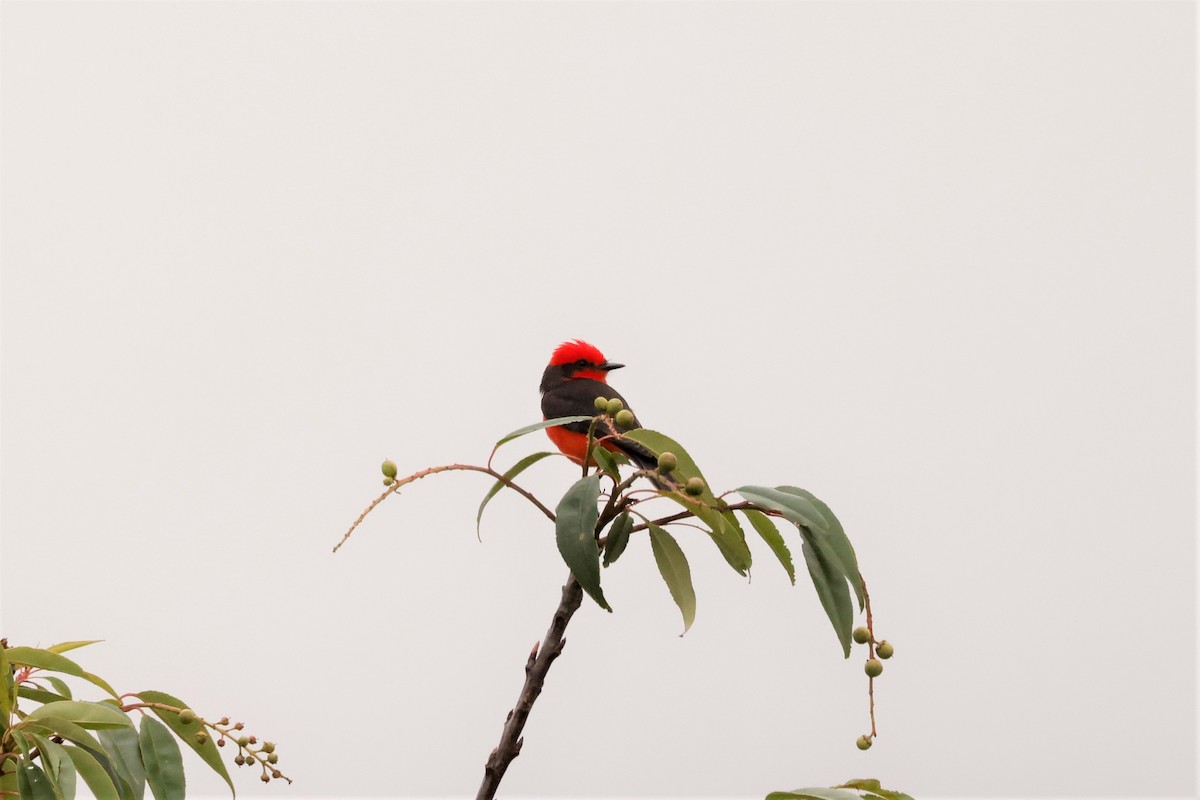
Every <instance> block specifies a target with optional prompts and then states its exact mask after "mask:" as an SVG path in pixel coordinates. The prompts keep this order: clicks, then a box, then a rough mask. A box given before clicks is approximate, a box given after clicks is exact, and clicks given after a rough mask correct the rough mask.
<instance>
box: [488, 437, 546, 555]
mask: <svg viewBox="0 0 1200 800" xmlns="http://www.w3.org/2000/svg"><path fill="white" fill-rule="evenodd" d="M552 455H554V453H550V452H546V451H542V452H540V453H533V454H532V455H528V456H525V457H524V458H522V459H521V460H520V461H518V462H517V463H516V464H513V465H512V466H511V467H509V469H508V471H507V472H505V473H504V477H505V478H507V479H508V480H510V481H511V480H512V479H513V478H515V477H517V476H518V475H520V474H521V473H522V472H524V471H525V470H526V469H528V468H529V467H532V466H533V465H534V464H536V463H537V462H539V461H541V460H542V459H543V458H546V457H547V456H552ZM506 485H507V484H506V483H505V482H504V481H496V482H495V483H494V484H492V488H491V489H488V493H487V494H485V495H484V496H483V502H482V503H480V504H479V512H478V513H477V514H476V515H475V536H476V537H477V538H478V537H479V524H480V522H481V521H482V520H483V510H484V509H485V508H487V504H488V503H490V502H491V501H492V498H493V497H495V496H496V495H497V494H499V493H500V490H501V489H503V488H504V487H505V486H506Z"/></svg>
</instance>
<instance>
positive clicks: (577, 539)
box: [554, 473, 612, 611]
mask: <svg viewBox="0 0 1200 800" xmlns="http://www.w3.org/2000/svg"><path fill="white" fill-rule="evenodd" d="M599 497H600V476H599V475H596V474H595V473H593V474H591V475H588V476H587V477H586V478H580V479H579V480H578V481H576V482H575V484H574V485H573V486H572V487H571V488H570V489H568V490H567V493H566V494H565V495H563V498H562V500H560V501H559V502H558V508H556V509H555V510H554V515H555V522H554V533H555V538H556V539H557V540H558V552H559V553H561V554H562V557H563V561H565V562H567V566H568V567H570V568H571V574H572V575H574V576H575V580H577V581H579V585H580V586H581V587H583V590H584V591H585V592H587V593H588V594H589V595H590V596H591V598H592V599H593V600H595V601H596V602H597V603H599V604H600V607H601V608H605V609H608V610H609V611H612V608H611V607H610V606H609V605H608V601H607V600H605V599H604V592H602V591H601V590H600V547H599V546H598V545H597V544H596V522H597V520H598V519H599V516H600V512H599V510H598V509H597V508H596V500H597V499H598V498H599Z"/></svg>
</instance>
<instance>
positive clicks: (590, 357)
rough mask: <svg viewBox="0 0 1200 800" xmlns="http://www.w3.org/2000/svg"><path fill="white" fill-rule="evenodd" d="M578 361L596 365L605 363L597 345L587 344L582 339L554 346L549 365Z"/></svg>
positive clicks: (554, 365) (558, 365) (561, 364)
mask: <svg viewBox="0 0 1200 800" xmlns="http://www.w3.org/2000/svg"><path fill="white" fill-rule="evenodd" d="M580 361H583V362H586V363H587V364H589V365H591V366H595V367H598V366H600V365H601V364H603V363H605V358H604V354H603V353H601V352H600V349H599V348H598V347H596V346H595V345H593V344H588V343H587V342H585V341H583V340H582V339H574V340H572V341H569V342H563V343H562V344H560V345H559V346H558V347H556V348H554V354H553V355H551V356H550V366H552V367H561V366H563V365H564V364H572V363H579V362H580Z"/></svg>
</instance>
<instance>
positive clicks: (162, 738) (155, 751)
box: [138, 717, 186, 800]
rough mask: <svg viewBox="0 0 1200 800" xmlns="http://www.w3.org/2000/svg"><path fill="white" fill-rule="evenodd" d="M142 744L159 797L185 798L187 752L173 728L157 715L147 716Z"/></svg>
mask: <svg viewBox="0 0 1200 800" xmlns="http://www.w3.org/2000/svg"><path fill="white" fill-rule="evenodd" d="M138 744H139V745H140V747H141V751H142V763H143V764H145V765H146V782H147V783H149V784H150V791H152V792H154V797H155V800H184V795H185V788H186V787H185V782H184V778H183V756H182V755H181V754H180V752H179V744H178V743H177V742H176V741H175V737H174V736H172V735H171V732H170V731H168V730H167V728H166V726H165V725H163V724H162V723H160V722H158V721H157V720H155V719H154V718H152V717H143V718H142V730H141V733H140V734H139V736H138Z"/></svg>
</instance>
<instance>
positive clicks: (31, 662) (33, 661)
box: [6, 647, 117, 697]
mask: <svg viewBox="0 0 1200 800" xmlns="http://www.w3.org/2000/svg"><path fill="white" fill-rule="evenodd" d="M6 654H7V655H8V660H9V661H10V662H12V663H13V664H19V665H21V666H26V667H38V668H39V669H48V670H53V671H54V672H62V673H64V674H66V675H74V676H75V677H77V678H83V679H84V680H85V681H88V682H90V683H92V684H95V685H96V686H99V687H100V688H101V689H103V690H104V691H106V692H108V693H109V694H110V695H112V696H113V697H117V693H116V692H115V691H113V688H112V687H111V686H109V685H108V682H107V681H105V680H104V679H103V678H99V677H97V676H95V675H93V674H92V673H90V672H86V671H85V670H84V669H83V667H81V666H79V665H78V664H76V663H75V662H74V661H72V660H71V659H69V658H67V657H66V656H63V655H59V654H58V653H52V652H50V651H49V650H40V649H38V648H36V647H10V648H8V650H7V651H6Z"/></svg>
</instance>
